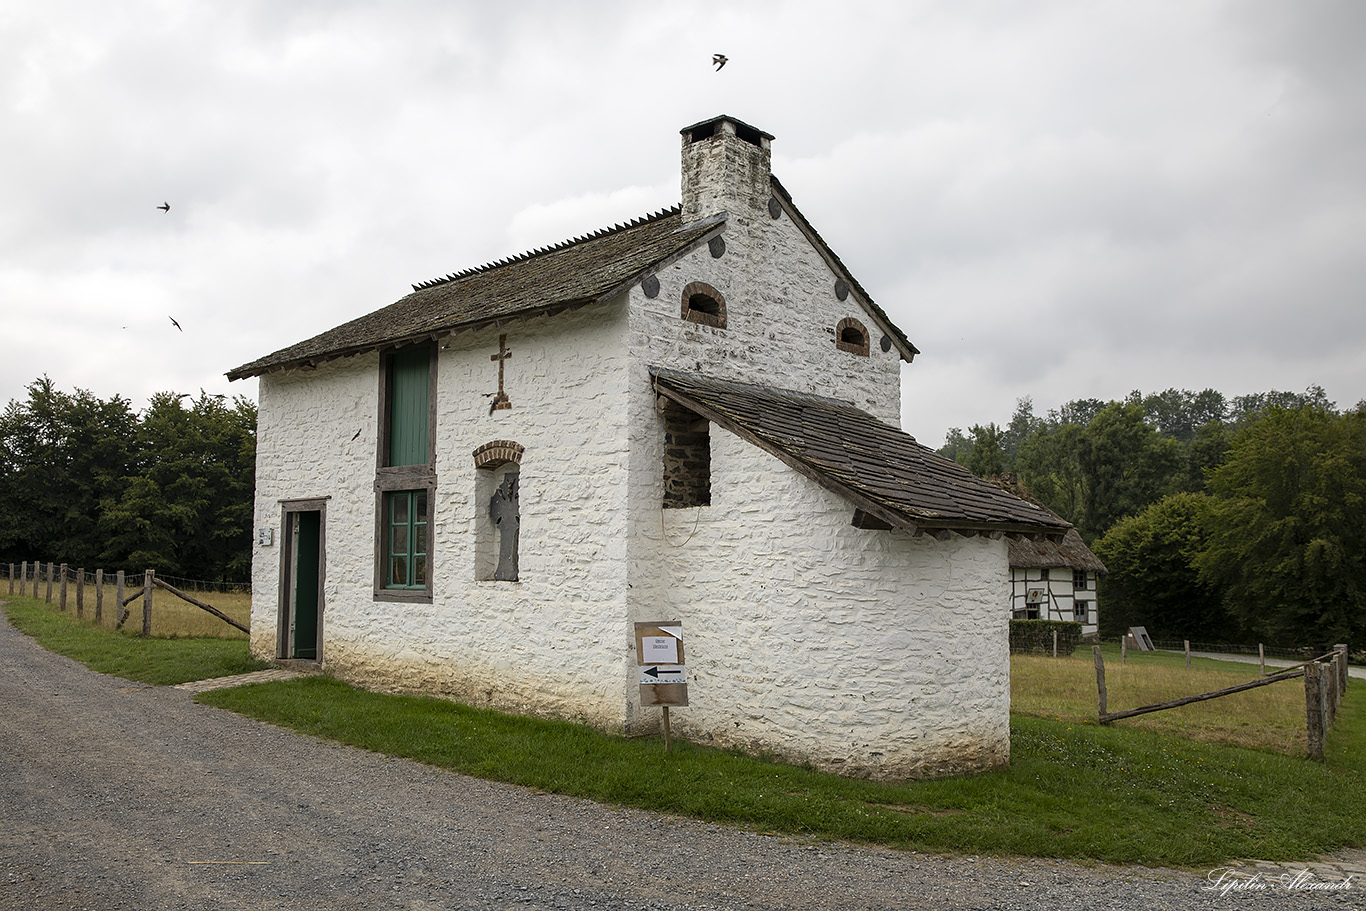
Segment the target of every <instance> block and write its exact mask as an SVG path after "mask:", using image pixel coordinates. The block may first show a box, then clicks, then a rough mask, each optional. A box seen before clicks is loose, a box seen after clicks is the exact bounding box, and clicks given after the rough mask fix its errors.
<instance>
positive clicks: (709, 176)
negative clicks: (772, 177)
mask: <svg viewBox="0 0 1366 911" xmlns="http://www.w3.org/2000/svg"><path fill="white" fill-rule="evenodd" d="M680 132H681V133H682V134H683V223H684V224H690V223H691V222H694V221H699V220H701V219H703V218H707V217H708V216H711V215H717V214H719V213H721V212H729V213H730V214H731V215H732V216H733V217H736V218H738V219H740V220H742V221H748V220H749V219H751V218H755V217H758V215H759V213H760V212H763V211H765V210H766V208H767V206H768V200H769V197H770V196H772V195H773V190H772V188H771V187H770V186H769V168H770V166H771V153H770V152H769V143H770V142H772V141H773V137H772V136H770V135H768V134H767V133H765V132H764V131H763V130H758V129H755V128H754V127H752V126H750V125H749V124H747V123H742V122H741V121H739V120H736V119H735V118H734V117H728V116H726V115H724V114H722V115H721V116H720V117H713V118H712V119H711V120H704V121H702V122H701V123H695V124H693V125H692V126H690V127H684V128H683V129H682V130H681V131H680Z"/></svg>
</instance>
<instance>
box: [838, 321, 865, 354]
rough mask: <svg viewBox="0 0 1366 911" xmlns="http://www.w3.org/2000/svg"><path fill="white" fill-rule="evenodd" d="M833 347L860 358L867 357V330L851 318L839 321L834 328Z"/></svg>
mask: <svg viewBox="0 0 1366 911" xmlns="http://www.w3.org/2000/svg"><path fill="white" fill-rule="evenodd" d="M835 347H836V348H838V349H839V350H841V351H848V352H849V353H850V354H857V355H859V356H860V357H867V356H868V329H867V328H866V327H865V326H864V325H863V323H860V322H859V321H858V320H856V319H854V318H853V317H847V318H845V319H842V320H840V322H839V325H838V326H836V327H835Z"/></svg>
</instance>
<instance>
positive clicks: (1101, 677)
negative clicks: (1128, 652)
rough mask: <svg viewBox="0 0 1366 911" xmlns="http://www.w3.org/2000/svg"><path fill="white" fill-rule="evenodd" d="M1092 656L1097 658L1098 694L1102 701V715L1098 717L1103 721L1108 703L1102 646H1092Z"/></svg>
mask: <svg viewBox="0 0 1366 911" xmlns="http://www.w3.org/2000/svg"><path fill="white" fill-rule="evenodd" d="M1091 656H1092V657H1093V658H1095V660H1096V694H1097V697H1098V698H1099V700H1100V715H1099V716H1098V717H1099V718H1101V719H1103V718H1104V717H1105V714H1106V712H1105V702H1106V696H1105V659H1104V658H1103V657H1101V654H1100V646H1099V645H1093V646H1091Z"/></svg>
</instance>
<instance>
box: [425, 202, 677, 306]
mask: <svg viewBox="0 0 1366 911" xmlns="http://www.w3.org/2000/svg"><path fill="white" fill-rule="evenodd" d="M682 211H683V207H682V205H675V206H669V207H668V208H664V209H660V210H659V211H658V212H647V213H646V214H644V215H641V216H639V217H637V218H633V219H631V220H630V221H627V222H618V223H617V224H614V225H610V226H609V227H606V228H599V229H598V230H596V231H591V232H589V233H587V234H581V235H578V236H576V237H571V238H569V239H568V240H562V241H560V242H559V243H555V244H551V245H549V246H547V247H536V248H533V249H531V250H527V251H526V252H524V253H518V254H516V255H514V256H508V257H505V258H503V259H499V260H494V261H493V262H490V263H485V264H484V265H482V266H475V267H473V268H470V269H462V270H460V271H459V272H452V273H450V274H448V275H444V276H442V277H440V278H432V279H428V280H427V281H424V282H418V283H417V284H415V285H413V290H414V291H423V290H425V289H427V288H435V287H436V286H438V285H444V284H446V283H447V282H453V281H457V280H459V279H462V278H469V277H470V276H471V275H479V274H480V273H484V272H492V271H494V270H495V269H501V268H502V267H503V266H510V265H512V264H513V263H521V262H526V261H527V260H529V259H534V258H535V257H537V256H543V255H545V254H547V253H555V252H558V251H560V250H564V249H567V248H569V247H573V246H576V245H578V244H581V243H586V242H587V241H590V240H596V239H598V238H600V237H607V236H608V235H611V234H617V233H620V232H621V231H625V230H627V229H629V228H638V227H640V226H641V225H646V224H650V223H652V222H656V221H659V220H660V219H663V218H671V217H673V216H674V215H679V214H681V213H682Z"/></svg>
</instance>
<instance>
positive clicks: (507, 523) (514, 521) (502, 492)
mask: <svg viewBox="0 0 1366 911" xmlns="http://www.w3.org/2000/svg"><path fill="white" fill-rule="evenodd" d="M489 518H490V519H492V520H493V524H494V526H495V527H497V529H498V568H497V569H496V570H494V573H493V578H494V579H496V580H497V581H499V582H516V581H517V531H518V529H519V528H520V527H521V524H522V520H521V512H520V510H519V509H518V504H517V472H515V471H509V472H508V473H507V474H505V475H503V483H501V484H499V485H498V489H497V490H496V491H494V493H493V496H492V497H490V498H489Z"/></svg>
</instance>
